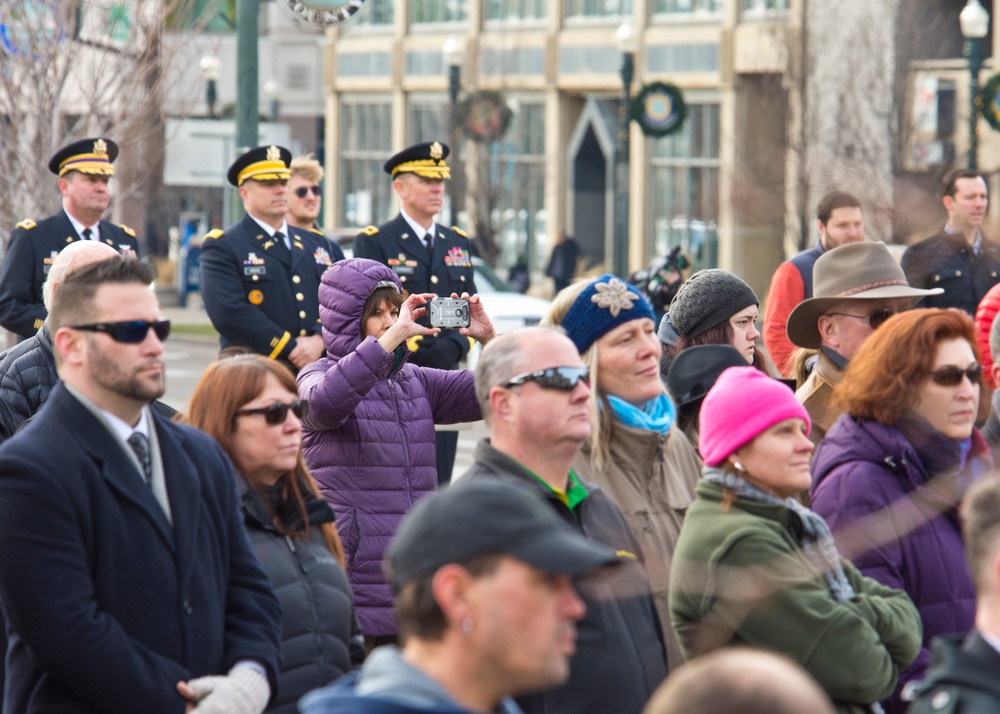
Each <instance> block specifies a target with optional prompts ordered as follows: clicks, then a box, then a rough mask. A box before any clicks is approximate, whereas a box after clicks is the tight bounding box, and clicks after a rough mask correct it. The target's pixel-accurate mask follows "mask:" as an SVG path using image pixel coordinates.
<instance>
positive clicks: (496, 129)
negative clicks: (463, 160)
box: [455, 90, 514, 144]
mask: <svg viewBox="0 0 1000 714" xmlns="http://www.w3.org/2000/svg"><path fill="white" fill-rule="evenodd" d="M513 116H514V112H512V111H511V110H510V107H508V106H507V100H506V99H504V96H503V94H501V93H500V92H494V91H488V90H483V91H479V92H471V93H469V94H468V95H467V96H466V97H465V99H463V100H462V101H460V102H459V103H458V105H457V106H456V107H455V121H456V122H457V123H458V126H459V127H461V129H462V131H464V132H465V133H466V135H468V137H469V138H470V139H472V140H473V141H478V142H479V143H482V144H489V143H490V142H493V141H496V140H497V139H499V138H500V137H502V136H503V135H504V134H505V133H506V131H507V129H508V127H510V120H511V118H513Z"/></svg>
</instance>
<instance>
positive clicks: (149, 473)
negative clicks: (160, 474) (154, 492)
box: [128, 431, 153, 485]
mask: <svg viewBox="0 0 1000 714" xmlns="http://www.w3.org/2000/svg"><path fill="white" fill-rule="evenodd" d="M128 444H129V446H131V447H132V451H134V452H135V455H136V457H137V458H138V459H139V463H140V464H142V473H143V475H144V476H145V477H146V485H150V484H152V483H153V459H152V458H151V457H150V455H149V440H148V439H147V438H146V435H145V434H142V433H140V432H138V431H133V432H132V436H130V437H129V438H128Z"/></svg>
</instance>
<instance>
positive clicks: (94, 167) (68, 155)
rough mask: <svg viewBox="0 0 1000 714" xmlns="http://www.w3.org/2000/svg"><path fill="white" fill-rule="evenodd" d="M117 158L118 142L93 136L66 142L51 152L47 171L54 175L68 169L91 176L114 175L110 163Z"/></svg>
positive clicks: (67, 171) (61, 174)
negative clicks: (57, 149)
mask: <svg viewBox="0 0 1000 714" xmlns="http://www.w3.org/2000/svg"><path fill="white" fill-rule="evenodd" d="M117 158H118V144H116V143H115V142H113V141H111V139H104V138H101V137H99V136H98V137H94V138H92V139H81V140H80V141H74V142H73V143H72V144H67V145H66V146H64V147H63V148H61V149H59V151H57V152H56V153H54V154H52V158H51V159H49V171H51V172H52V173H54V174H55V175H56V176H63V175H64V174H67V173H69V172H70V171H79V172H80V173H81V174H90V175H92V176H114V175H115V169H114V167H113V166H112V165H111V164H113V163H114V160H115V159H117Z"/></svg>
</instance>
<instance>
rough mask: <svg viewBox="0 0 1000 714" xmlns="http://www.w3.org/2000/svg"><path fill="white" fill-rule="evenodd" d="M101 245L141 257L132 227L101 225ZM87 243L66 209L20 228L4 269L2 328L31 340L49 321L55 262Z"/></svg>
mask: <svg viewBox="0 0 1000 714" xmlns="http://www.w3.org/2000/svg"><path fill="white" fill-rule="evenodd" d="M99 226H100V227H99V229H98V232H99V234H100V237H101V241H103V242H104V243H107V244H108V245H110V246H111V247H112V248H114V249H115V250H117V251H118V252H119V253H121V254H122V255H131V256H138V254H139V242H138V240H136V237H135V231H133V230H132V229H131V228H129V227H128V226H117V225H115V224H114V223H108V222H107V221H101V222H100V223H99ZM78 240H83V239H82V238H80V235H79V234H78V233H77V232H76V229H75V228H74V227H73V224H72V223H71V222H70V220H69V216H67V215H66V212H65V211H64V210H62V209H60V210H59V212H58V213H55V214H53V215H51V216H49V217H48V218H43V219H42V220H40V221H39V222H38V223H35V222H34V221H32V220H30V219H29V220H24V221H21V222H20V223H18V224H17V226H16V227H15V228H14V230H13V231H12V232H11V234H10V240H9V241H8V242H7V253H6V255H5V256H4V259H3V265H2V266H0V325H3V326H4V327H5V328H7V329H8V330H10V331H11V332H16V333H17V334H18V335H20V336H21V337H22V338H25V337H31V336H32V335H33V334H35V333H36V332H38V328H40V327H41V326H42V322H44V321H45V316H46V312H45V307H44V306H43V305H42V283H44V282H45V276H46V275H48V272H49V268H50V267H51V266H52V261H53V260H54V259H55V257H56V256H57V255H58V254H59V251H61V250H62V249H63V248H65V247H66V245H67V244H69V243H75V242H76V241H78Z"/></svg>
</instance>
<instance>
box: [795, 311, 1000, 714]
mask: <svg viewBox="0 0 1000 714" xmlns="http://www.w3.org/2000/svg"><path fill="white" fill-rule="evenodd" d="M981 378H982V367H981V366H980V364H979V352H978V349H977V348H976V336H975V330H974V328H973V324H972V320H971V319H970V318H969V316H968V315H966V314H965V313H964V312H962V311H960V310H955V309H947V310H941V309H929V310H910V311H907V312H904V313H900V314H897V315H896V316H894V317H892V318H890V319H889V320H888V321H887V322H886V323H885V324H884V325H883V326H882V327H881V328H879V329H878V330H877V331H876V332H875V333H874V334H873V335H872V336H871V337H869V338H868V340H867V341H866V342H865V343H864V345H862V347H861V350H860V351H859V352H858V353H857V354H856V355H855V356H854V358H853V359H852V360H851V364H850V366H849V367H848V369H847V372H846V373H845V375H844V379H843V381H842V382H841V384H840V385H839V386H838V387H837V389H836V391H835V392H834V402H835V404H837V405H838V406H839V408H841V409H842V410H844V411H846V412H847V413H846V414H844V415H843V416H842V417H841V418H840V419H839V420H838V421H837V423H836V424H834V426H833V427H832V428H831V429H830V431H829V432H827V435H826V438H825V439H824V440H823V442H822V443H821V444H820V446H819V448H818V449H817V450H816V454H815V458H814V460H813V465H812V479H813V485H812V508H813V509H814V510H815V511H816V512H817V513H819V514H820V515H822V516H823V517H824V518H825V519H826V520H827V522H828V523H829V524H830V527H831V529H832V530H833V531H834V534H835V536H836V537H837V543H838V547H839V549H840V551H841V552H842V553H843V554H844V555H845V557H848V558H850V559H851V560H852V561H853V562H854V564H855V565H856V566H857V567H858V568H859V569H860V570H861V572H862V573H864V574H865V575H868V576H870V577H872V578H874V579H876V580H878V581H880V582H882V583H884V584H885V585H889V586H891V587H895V588H899V589H902V590H905V591H906V593H907V594H908V595H909V596H910V598H911V599H912V600H913V602H914V604H915V605H916V606H917V609H918V610H919V611H920V617H921V621H922V622H923V628H924V632H923V647H922V649H921V652H920V655H919V656H918V657H917V659H916V660H915V661H914V662H913V664H911V665H910V666H909V667H908V668H907V669H906V670H904V672H903V673H902V674H901V675H900V678H899V685H898V686H897V689H896V692H895V693H894V694H893V696H892V698H890V699H889V700H888V701H887V702H886V710H887V711H888V712H890V713H892V712H900V713H901V712H903V711H904V710H905V708H906V707H905V704H904V703H903V702H902V700H901V699H900V696H899V695H900V692H901V690H902V688H903V687H904V686H905V685H906V683H907V682H910V681H919V680H920V679H922V678H923V676H924V672H925V670H926V668H927V665H928V663H929V661H930V651H929V649H928V647H929V645H930V641H931V639H932V638H934V637H937V636H939V635H946V634H954V633H963V634H964V633H965V632H967V631H968V630H969V629H970V628H971V627H972V626H973V618H974V614H975V604H976V602H975V592H974V590H973V585H972V580H971V578H970V576H969V571H968V567H967V566H966V562H965V557H964V547H963V544H962V536H961V531H960V528H959V522H958V513H957V506H958V503H959V502H960V501H961V499H962V496H963V494H964V493H965V491H966V489H967V488H968V486H969V484H971V483H972V482H973V481H975V480H977V479H979V478H981V477H982V476H984V475H985V474H986V473H987V472H988V471H989V470H990V468H991V467H992V460H991V458H990V452H989V448H988V447H987V445H986V442H985V440H984V439H983V437H982V435H981V434H980V433H979V432H978V431H977V430H976V428H975V426H974V425H975V422H976V418H977V415H978V412H979V406H980V400H979V396H980V388H981V387H980V382H981Z"/></svg>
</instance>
